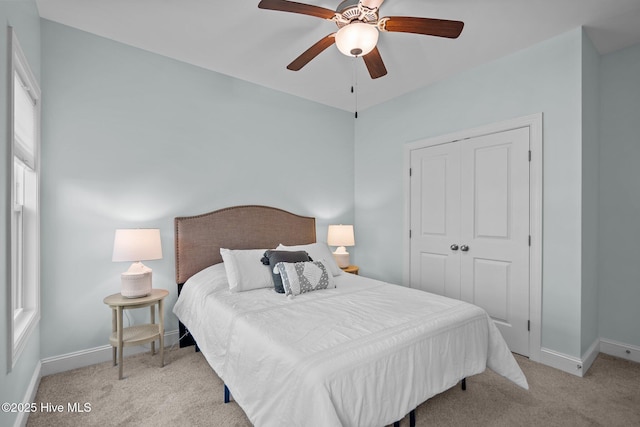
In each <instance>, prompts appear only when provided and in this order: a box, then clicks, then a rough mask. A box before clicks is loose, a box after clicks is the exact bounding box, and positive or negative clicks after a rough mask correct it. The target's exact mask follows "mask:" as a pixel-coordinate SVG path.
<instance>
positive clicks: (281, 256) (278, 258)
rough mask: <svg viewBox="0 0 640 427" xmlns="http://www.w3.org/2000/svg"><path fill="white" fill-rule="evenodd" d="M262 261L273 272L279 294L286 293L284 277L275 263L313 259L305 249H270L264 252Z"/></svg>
mask: <svg viewBox="0 0 640 427" xmlns="http://www.w3.org/2000/svg"><path fill="white" fill-rule="evenodd" d="M260 261H262V263H263V264H264V265H266V266H268V267H269V271H270V272H271V277H272V278H273V285H274V289H275V290H276V292H278V293H279V294H284V286H283V285H282V278H281V277H280V272H279V271H278V269H277V268H275V265H276V264H278V263H279V262H302V261H313V260H312V259H311V258H310V257H309V254H308V253H306V252H305V251H295V252H291V251H272V250H268V251H266V252H265V253H264V256H263V257H262V259H261V260H260Z"/></svg>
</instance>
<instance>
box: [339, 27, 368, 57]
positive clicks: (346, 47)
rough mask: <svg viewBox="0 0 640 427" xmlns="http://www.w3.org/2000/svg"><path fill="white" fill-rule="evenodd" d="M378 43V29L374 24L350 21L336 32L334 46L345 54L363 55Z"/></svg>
mask: <svg viewBox="0 0 640 427" xmlns="http://www.w3.org/2000/svg"><path fill="white" fill-rule="evenodd" d="M377 43H378V29H377V28H376V27H375V25H371V24H365V23H363V22H352V23H350V24H348V25H345V26H344V27H342V28H340V29H339V30H338V32H337V33H336V46H338V50H340V52H342V53H343V54H345V55H347V56H364V55H366V54H367V53H369V52H371V51H372V50H373V48H374V47H376V44H377Z"/></svg>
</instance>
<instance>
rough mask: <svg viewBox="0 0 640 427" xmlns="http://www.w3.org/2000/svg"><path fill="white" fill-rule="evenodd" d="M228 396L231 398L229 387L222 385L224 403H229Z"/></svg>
mask: <svg viewBox="0 0 640 427" xmlns="http://www.w3.org/2000/svg"><path fill="white" fill-rule="evenodd" d="M230 396H231V392H229V387H227V385H226V384H225V385H224V403H229V402H230V400H231V399H230Z"/></svg>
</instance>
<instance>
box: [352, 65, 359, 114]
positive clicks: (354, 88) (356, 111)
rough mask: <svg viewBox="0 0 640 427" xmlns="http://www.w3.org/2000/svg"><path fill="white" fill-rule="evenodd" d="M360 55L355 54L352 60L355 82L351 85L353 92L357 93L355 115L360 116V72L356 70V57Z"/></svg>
mask: <svg viewBox="0 0 640 427" xmlns="http://www.w3.org/2000/svg"><path fill="white" fill-rule="evenodd" d="M357 58H358V57H357V56H354V57H353V60H352V64H353V84H352V85H351V93H353V94H354V95H355V117H356V119H357V118H358V73H357V70H356V59H357Z"/></svg>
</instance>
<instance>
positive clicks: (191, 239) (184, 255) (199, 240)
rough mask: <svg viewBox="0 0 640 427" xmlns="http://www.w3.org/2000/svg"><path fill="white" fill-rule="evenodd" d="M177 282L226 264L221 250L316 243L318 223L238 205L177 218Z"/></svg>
mask: <svg viewBox="0 0 640 427" xmlns="http://www.w3.org/2000/svg"><path fill="white" fill-rule="evenodd" d="M174 224H175V245H176V247H175V251H176V283H178V284H182V283H184V282H185V281H186V280H187V279H188V278H189V277H191V276H193V275H194V274H196V273H197V272H199V271H200V270H202V269H204V268H206V267H209V266H211V265H214V264H217V263H219V262H222V257H221V256H220V248H228V249H262V248H275V247H276V246H277V245H278V244H280V243H282V244H284V245H304V244H308V243H315V241H316V220H315V218H312V217H306V216H300V215H295V214H292V213H290V212H287V211H284V210H282V209H277V208H272V207H268V206H256V205H249V206H235V207H230V208H225V209H220V210H217V211H214V212H209V213H206V214H202V215H196V216H188V217H179V218H175V220H174Z"/></svg>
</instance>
